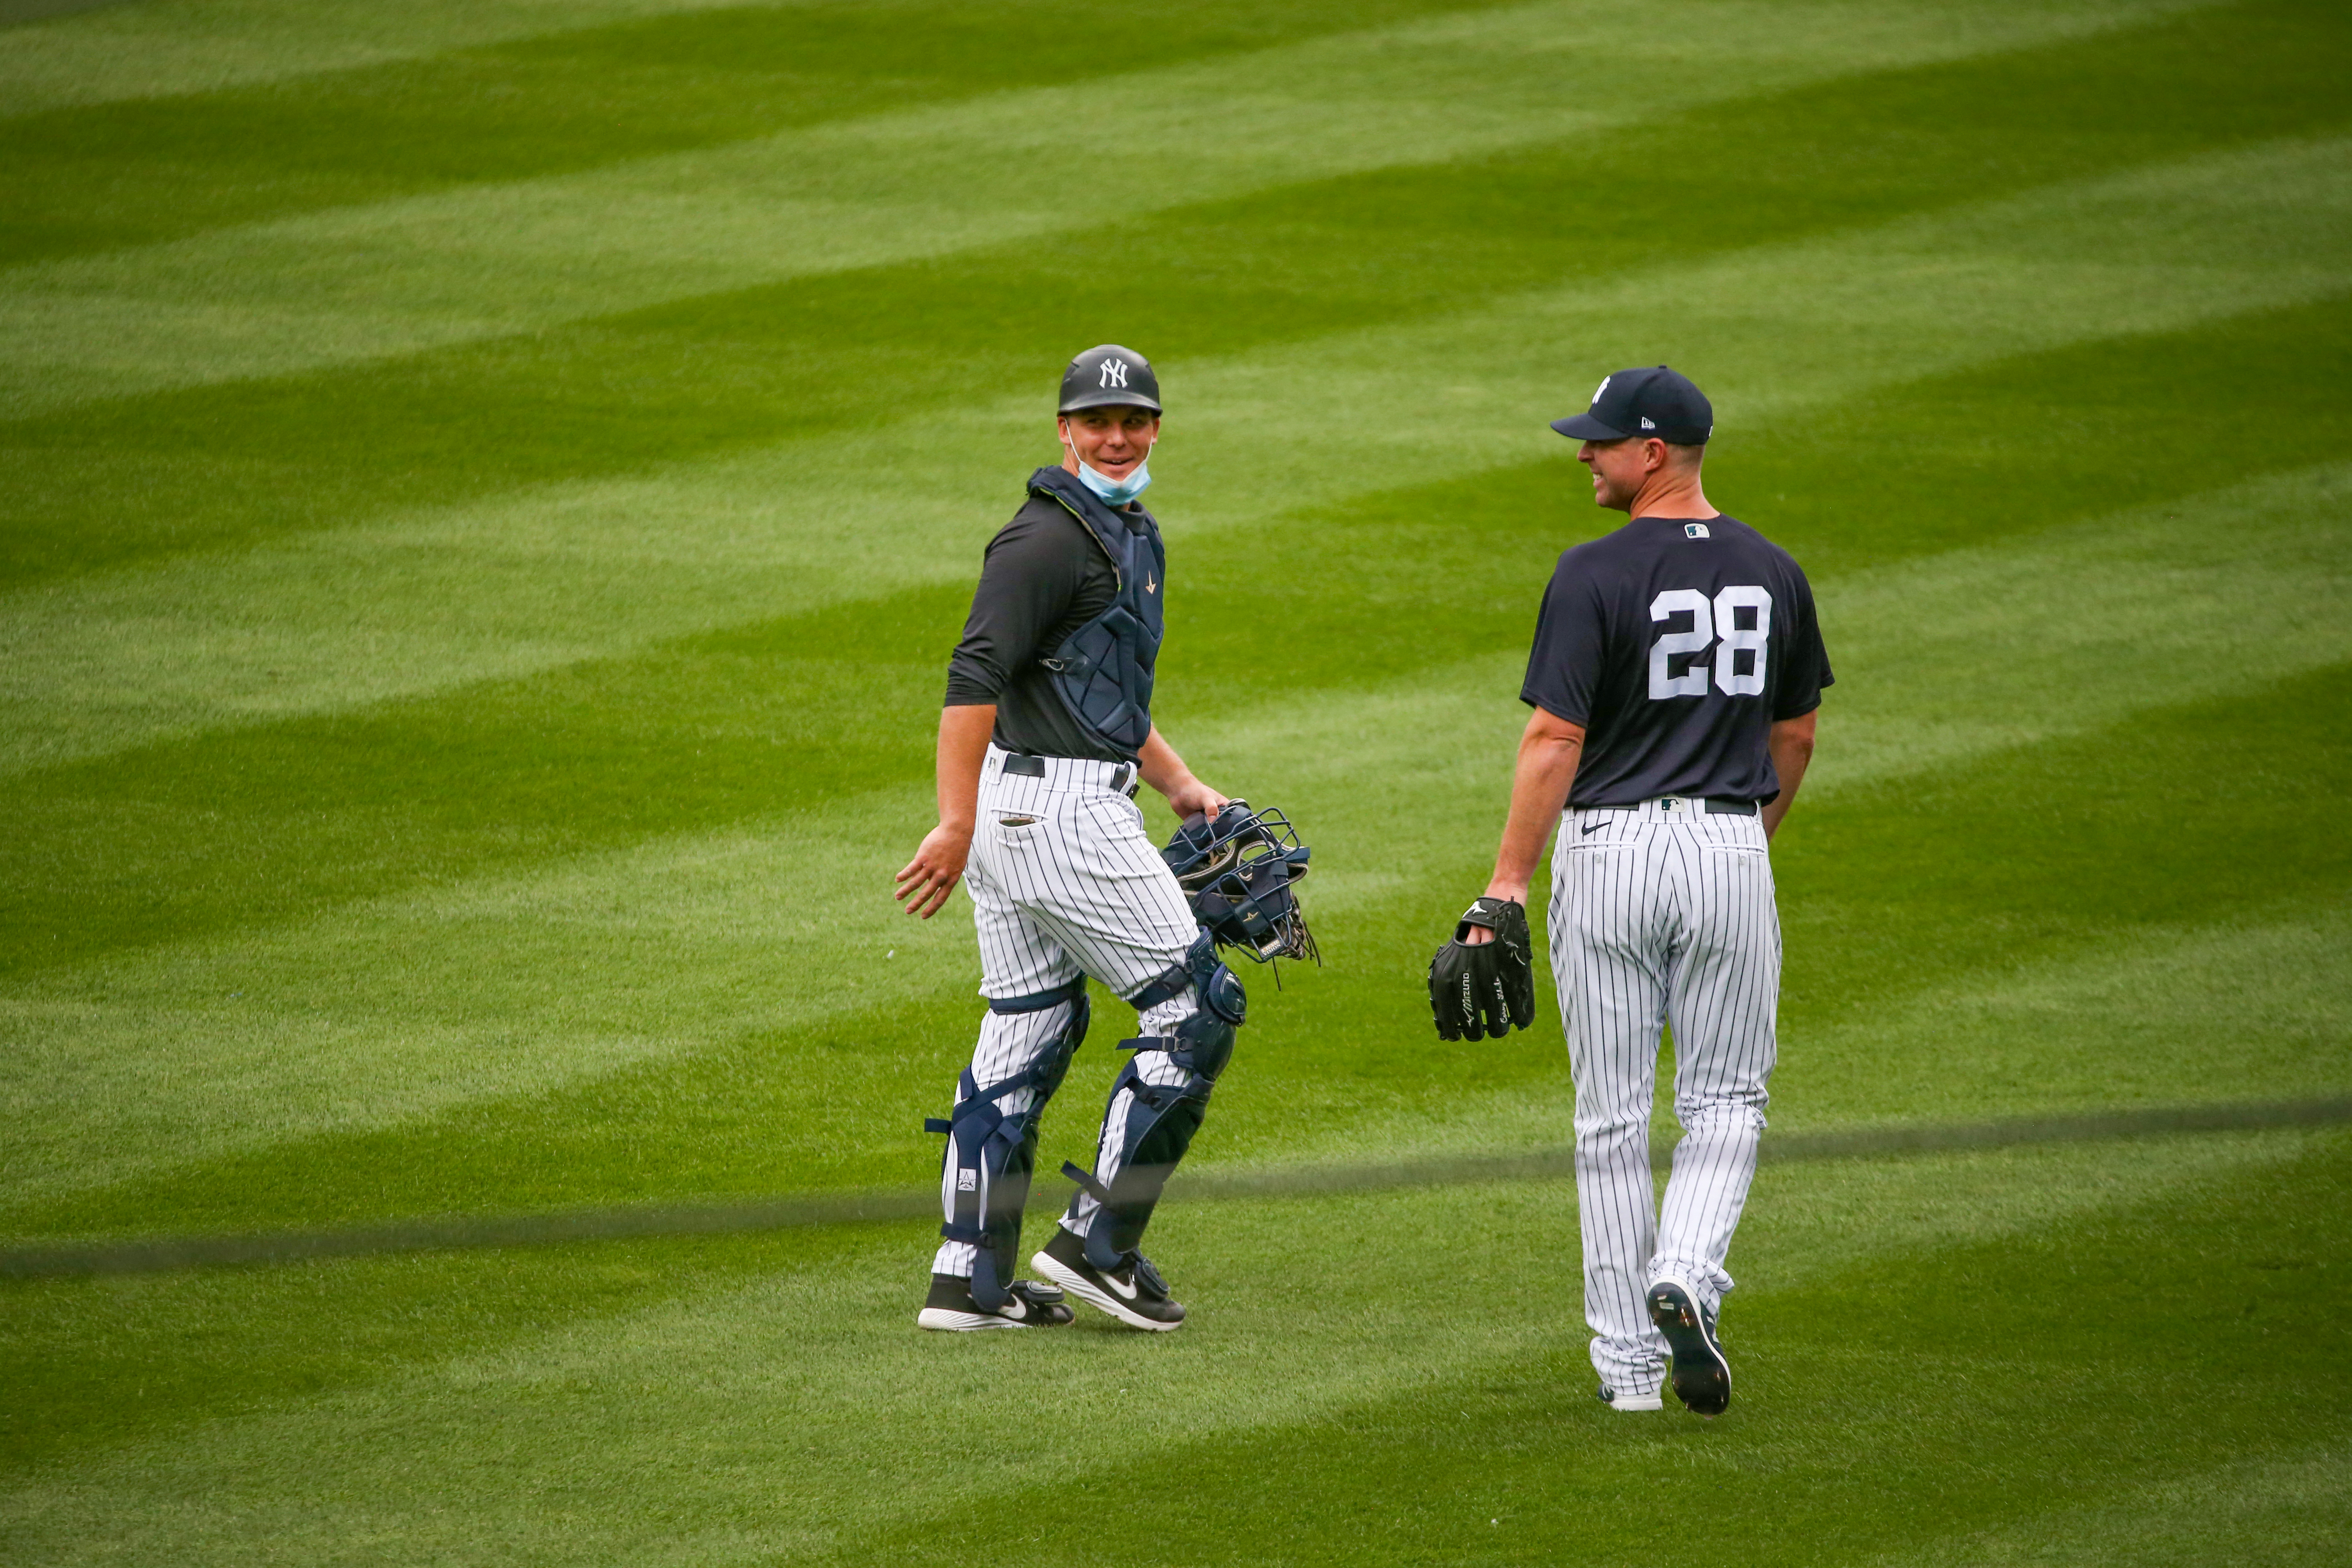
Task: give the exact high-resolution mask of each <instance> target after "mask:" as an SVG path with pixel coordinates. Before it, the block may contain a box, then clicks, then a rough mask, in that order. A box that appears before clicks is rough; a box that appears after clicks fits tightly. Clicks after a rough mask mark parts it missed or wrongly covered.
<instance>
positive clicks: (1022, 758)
mask: <svg viewBox="0 0 2352 1568" xmlns="http://www.w3.org/2000/svg"><path fill="white" fill-rule="evenodd" d="M1068 760H1069V761H1072V762H1076V761H1077V760H1078V759H1076V758H1070V759H1068ZM1002 771H1003V772H1005V773H1017V774H1019V775H1020V776H1021V777H1023V778H1029V779H1042V778H1044V777H1045V758H1043V757H1033V756H1031V755H1029V754H1028V753H1027V752H1005V753H1004V765H1003V770H1002ZM1135 784H1136V778H1135V764H1134V763H1119V764H1118V772H1117V773H1113V774H1111V775H1110V787H1111V788H1112V789H1113V790H1114V791H1115V792H1117V793H1118V794H1120V795H1129V796H1132V795H1134V794H1135Z"/></svg>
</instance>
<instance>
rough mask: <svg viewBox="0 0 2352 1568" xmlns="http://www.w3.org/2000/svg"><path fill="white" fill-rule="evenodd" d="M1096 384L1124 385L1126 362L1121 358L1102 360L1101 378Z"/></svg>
mask: <svg viewBox="0 0 2352 1568" xmlns="http://www.w3.org/2000/svg"><path fill="white" fill-rule="evenodd" d="M1098 384H1099V385H1102V386H1118V387H1124V386H1125V385H1126V384H1127V362H1126V361H1125V360H1123V359H1107V360H1105V361H1103V363H1102V380H1101V381H1100V382H1099V383H1098Z"/></svg>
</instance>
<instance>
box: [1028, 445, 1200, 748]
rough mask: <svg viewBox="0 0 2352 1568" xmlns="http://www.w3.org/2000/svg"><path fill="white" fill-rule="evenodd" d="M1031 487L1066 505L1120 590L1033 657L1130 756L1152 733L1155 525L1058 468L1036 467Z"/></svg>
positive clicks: (1087, 719) (1158, 591) (1156, 639)
mask: <svg viewBox="0 0 2352 1568" xmlns="http://www.w3.org/2000/svg"><path fill="white" fill-rule="evenodd" d="M1029 490H1030V493H1031V494H1033V495H1042V496H1046V497H1049V498H1051V499H1052V500H1055V501H1056V502H1058V503H1060V504H1061V505H1062V506H1063V507H1065V508H1066V509H1067V510H1068V511H1069V513H1070V515H1071V516H1073V517H1075V518H1076V519H1077V520H1078V521H1079V522H1080V523H1082V524H1084V525H1085V527H1086V530H1087V532H1088V533H1091V534H1093V535H1094V537H1095V542H1097V543H1098V544H1100V545H1101V546H1102V548H1103V551H1104V552H1105V553H1107V554H1108V555H1109V557H1110V561H1111V565H1112V566H1113V567H1114V568H1115V569H1116V570H1117V572H1118V597H1117V598H1115V599H1113V600H1112V601H1111V602H1110V604H1109V605H1108V607H1107V608H1106V609H1105V610H1104V611H1103V613H1102V614H1101V615H1098V616H1096V617H1095V618H1094V619H1093V620H1091V621H1088V622H1087V624H1086V625H1085V626H1080V627H1079V628H1078V629H1077V630H1076V631H1074V632H1072V633H1071V634H1070V635H1069V636H1068V637H1066V638H1065V639H1064V640H1063V643H1062V646H1061V647H1058V648H1055V650H1054V652H1053V654H1052V655H1051V656H1050V657H1048V658H1044V659H1041V660H1040V661H1039V662H1040V663H1042V664H1044V665H1045V668H1047V669H1049V670H1051V671H1052V672H1053V676H1054V689H1055V691H1057V692H1058V693H1060V694H1061V699H1062V705H1063V706H1064V707H1065V708H1067V709H1068V710H1070V716H1071V717H1072V718H1074V719H1076V721H1078V727H1079V728H1080V729H1081V730H1084V731H1086V732H1087V736H1088V737H1089V738H1091V739H1093V740H1094V741H1096V742H1098V743H1100V744H1102V745H1105V746H1108V747H1111V748H1113V749H1115V750H1118V751H1122V752H1128V753H1129V755H1133V754H1134V753H1136V752H1140V751H1141V750H1142V749H1143V742H1145V741H1147V740H1149V739H1150V736H1151V667H1152V665H1153V664H1154V663H1155V662H1156V661H1157V660H1158V659H1159V658H1160V634H1161V630H1162V626H1163V617H1162V614H1161V596H1162V595H1164V594H1165V593H1166V591H1167V581H1166V579H1167V575H1168V552H1167V551H1166V550H1165V549H1164V548H1163V547H1162V546H1161V544H1160V529H1159V527H1158V525H1157V524H1155V523H1154V522H1152V521H1151V520H1150V518H1149V517H1144V516H1139V515H1134V514H1129V515H1125V516H1122V515H1121V514H1120V513H1118V512H1115V511H1113V510H1110V508H1108V507H1107V506H1105V505H1104V504H1103V503H1102V502H1101V500H1098V499H1097V497H1096V495H1095V493H1094V492H1093V491H1092V490H1089V489H1087V488H1086V486H1084V485H1082V484H1080V483H1079V482H1078V481H1077V479H1076V476H1074V475H1072V474H1071V473H1069V472H1068V471H1067V470H1066V469H1063V468H1040V469H1038V470H1037V471H1036V472H1035V473H1034V474H1033V475H1031V476H1030V478H1029Z"/></svg>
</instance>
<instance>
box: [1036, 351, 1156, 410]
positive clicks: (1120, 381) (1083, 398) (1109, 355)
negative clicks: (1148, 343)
mask: <svg viewBox="0 0 2352 1568" xmlns="http://www.w3.org/2000/svg"><path fill="white" fill-rule="evenodd" d="M1119 405H1126V406H1127V407H1129V408H1149V409H1150V410H1151V412H1152V413H1154V414H1157V413H1159V412H1160V378H1159V377H1158V376H1156V375H1154V374H1151V362H1150V360H1148V359H1145V358H1144V357H1143V356H1142V355H1141V354H1139V353H1136V352H1135V351H1134V350H1133V349H1129V348H1121V347H1120V346H1119V345H1118V344H1117V343H1098V344H1097V345H1096V346H1095V347H1093V348H1090V349H1088V350H1087V352H1086V353H1082V354H1080V355H1079V356H1078V357H1077V358H1076V359H1074V360H1072V361H1071V362H1070V366H1069V368H1068V369H1067V370H1065V371H1064V372H1062V402H1061V406H1060V407H1059V408H1057V409H1056V410H1055V412H1056V413H1060V414H1076V412H1077V411H1078V410H1079V409H1081V408H1104V407H1117V406H1119Z"/></svg>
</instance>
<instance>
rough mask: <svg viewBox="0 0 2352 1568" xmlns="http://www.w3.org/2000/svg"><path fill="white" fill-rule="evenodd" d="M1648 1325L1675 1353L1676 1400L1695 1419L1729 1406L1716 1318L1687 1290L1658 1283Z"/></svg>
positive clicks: (1727, 1379)
mask: <svg viewBox="0 0 2352 1568" xmlns="http://www.w3.org/2000/svg"><path fill="white" fill-rule="evenodd" d="M1650 1321H1652V1322H1654V1323H1655V1324H1657V1325H1658V1331H1659V1332H1660V1333H1662V1334H1664V1335H1665V1336H1666V1343H1667V1345H1668V1346H1669V1347H1670V1348H1671V1349H1672V1350H1673V1351H1674V1352H1675V1361H1674V1368H1673V1370H1672V1372H1671V1373H1669V1379H1670V1381H1671V1382H1672V1383H1673V1384H1674V1385H1675V1398H1677V1399H1679V1400H1681V1401H1682V1402H1683V1408H1685V1409H1686V1410H1688V1411H1689V1412H1690V1413H1691V1414H1692V1415H1722V1414H1723V1413H1724V1411H1725V1410H1726V1409H1727V1407H1728V1406H1729V1405H1730V1404H1731V1363H1729V1362H1727V1361H1726V1360H1724V1359H1723V1346H1722V1345H1721V1344H1720V1343H1718V1342H1717V1340H1716V1337H1715V1317H1714V1314H1712V1313H1709V1312H1702V1311H1701V1310H1699V1308H1698V1303H1697V1301H1696V1298H1694V1297H1693V1296H1692V1294H1691V1289H1690V1287H1689V1286H1687V1285H1685V1284H1684V1283H1683V1282H1682V1281H1681V1280H1679V1279H1661V1280H1659V1281H1658V1282H1657V1283H1656V1284H1654V1285H1653V1286H1651V1287H1650Z"/></svg>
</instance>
